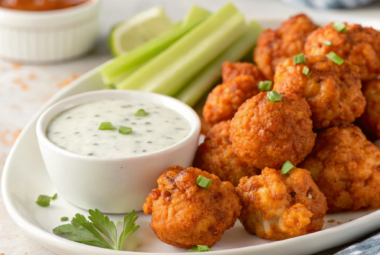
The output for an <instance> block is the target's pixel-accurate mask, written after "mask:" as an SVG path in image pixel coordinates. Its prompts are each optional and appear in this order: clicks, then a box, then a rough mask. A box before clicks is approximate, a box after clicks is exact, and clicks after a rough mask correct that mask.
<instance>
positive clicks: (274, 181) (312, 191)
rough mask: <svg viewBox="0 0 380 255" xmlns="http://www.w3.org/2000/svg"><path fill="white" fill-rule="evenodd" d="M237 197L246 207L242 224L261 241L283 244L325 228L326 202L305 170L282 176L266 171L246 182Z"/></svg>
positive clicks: (297, 170)
mask: <svg viewBox="0 0 380 255" xmlns="http://www.w3.org/2000/svg"><path fill="white" fill-rule="evenodd" d="M237 193H238V196H239V197H240V201H241V203H242V206H243V208H242V211H241V214H240V217H239V219H240V221H241V223H242V224H243V226H244V228H245V229H246V230H247V231H248V232H249V233H250V234H256V235H257V236H258V237H260V238H265V239H269V240H283V239H287V238H292V237H296V236H300V235H305V234H308V233H312V232H315V231H318V230H321V229H322V227H323V223H324V221H323V217H324V216H325V214H326V211H327V203H326V198H325V196H324V195H323V194H322V192H320V191H319V189H318V187H317V185H316V184H315V183H314V181H313V179H312V178H311V176H310V173H309V171H307V170H305V169H300V168H293V169H292V170H291V171H290V172H289V173H288V174H281V170H275V169H270V168H265V169H264V170H263V171H262V173H261V175H257V176H253V177H250V178H248V177H244V178H242V179H241V180H240V183H239V186H238V187H237Z"/></svg>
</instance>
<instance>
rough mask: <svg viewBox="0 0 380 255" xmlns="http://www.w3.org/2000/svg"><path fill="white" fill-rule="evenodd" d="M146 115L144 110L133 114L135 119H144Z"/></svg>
mask: <svg viewBox="0 0 380 255" xmlns="http://www.w3.org/2000/svg"><path fill="white" fill-rule="evenodd" d="M146 115H148V113H147V112H146V111H145V110H144V109H139V110H138V111H137V112H136V113H135V116H137V117H144V116H146Z"/></svg>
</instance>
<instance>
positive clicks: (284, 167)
mask: <svg viewBox="0 0 380 255" xmlns="http://www.w3.org/2000/svg"><path fill="white" fill-rule="evenodd" d="M293 168H294V166H293V164H292V163H290V161H289V160H287V161H286V162H285V163H284V164H283V165H282V167H281V173H282V174H287V173H288V172H289V171H290V170H292V169H293Z"/></svg>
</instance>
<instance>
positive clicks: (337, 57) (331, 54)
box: [326, 51, 344, 65]
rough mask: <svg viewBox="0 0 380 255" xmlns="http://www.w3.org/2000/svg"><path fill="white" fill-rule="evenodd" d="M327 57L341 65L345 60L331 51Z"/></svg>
mask: <svg viewBox="0 0 380 255" xmlns="http://www.w3.org/2000/svg"><path fill="white" fill-rule="evenodd" d="M326 57H328V58H329V59H331V60H332V61H334V63H335V64H338V65H341V64H343V62H344V60H343V59H341V58H340V57H339V56H338V55H336V54H335V52H333V51H331V52H329V53H327V54H326Z"/></svg>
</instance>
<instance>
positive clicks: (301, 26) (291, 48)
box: [253, 14, 317, 80]
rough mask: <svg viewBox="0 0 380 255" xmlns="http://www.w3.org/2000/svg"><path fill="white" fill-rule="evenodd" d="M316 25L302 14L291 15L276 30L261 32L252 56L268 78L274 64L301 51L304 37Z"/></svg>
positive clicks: (272, 73) (270, 76)
mask: <svg viewBox="0 0 380 255" xmlns="http://www.w3.org/2000/svg"><path fill="white" fill-rule="evenodd" d="M316 28H317V26H316V25H315V24H314V23H313V22H312V21H311V20H310V19H309V18H308V17H307V16H306V15H304V14H300V15H297V16H294V17H291V18H290V19H289V20H287V21H285V22H284V23H282V24H281V26H280V27H279V28H278V29H276V30H271V29H268V30H265V31H264V32H263V33H261V35H260V37H259V39H258V41H257V47H256V48H255V51H254V55H253V58H254V60H255V63H256V64H257V65H258V67H259V68H260V70H261V72H262V73H263V74H264V75H265V76H266V78H267V79H268V80H272V79H273V75H274V71H275V68H276V65H277V64H278V63H280V62H282V61H283V60H284V59H286V58H289V57H293V56H294V55H298V54H300V53H303V51H304V44H305V41H306V37H307V36H308V35H309V33H311V32H312V31H313V30H315V29H316Z"/></svg>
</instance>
